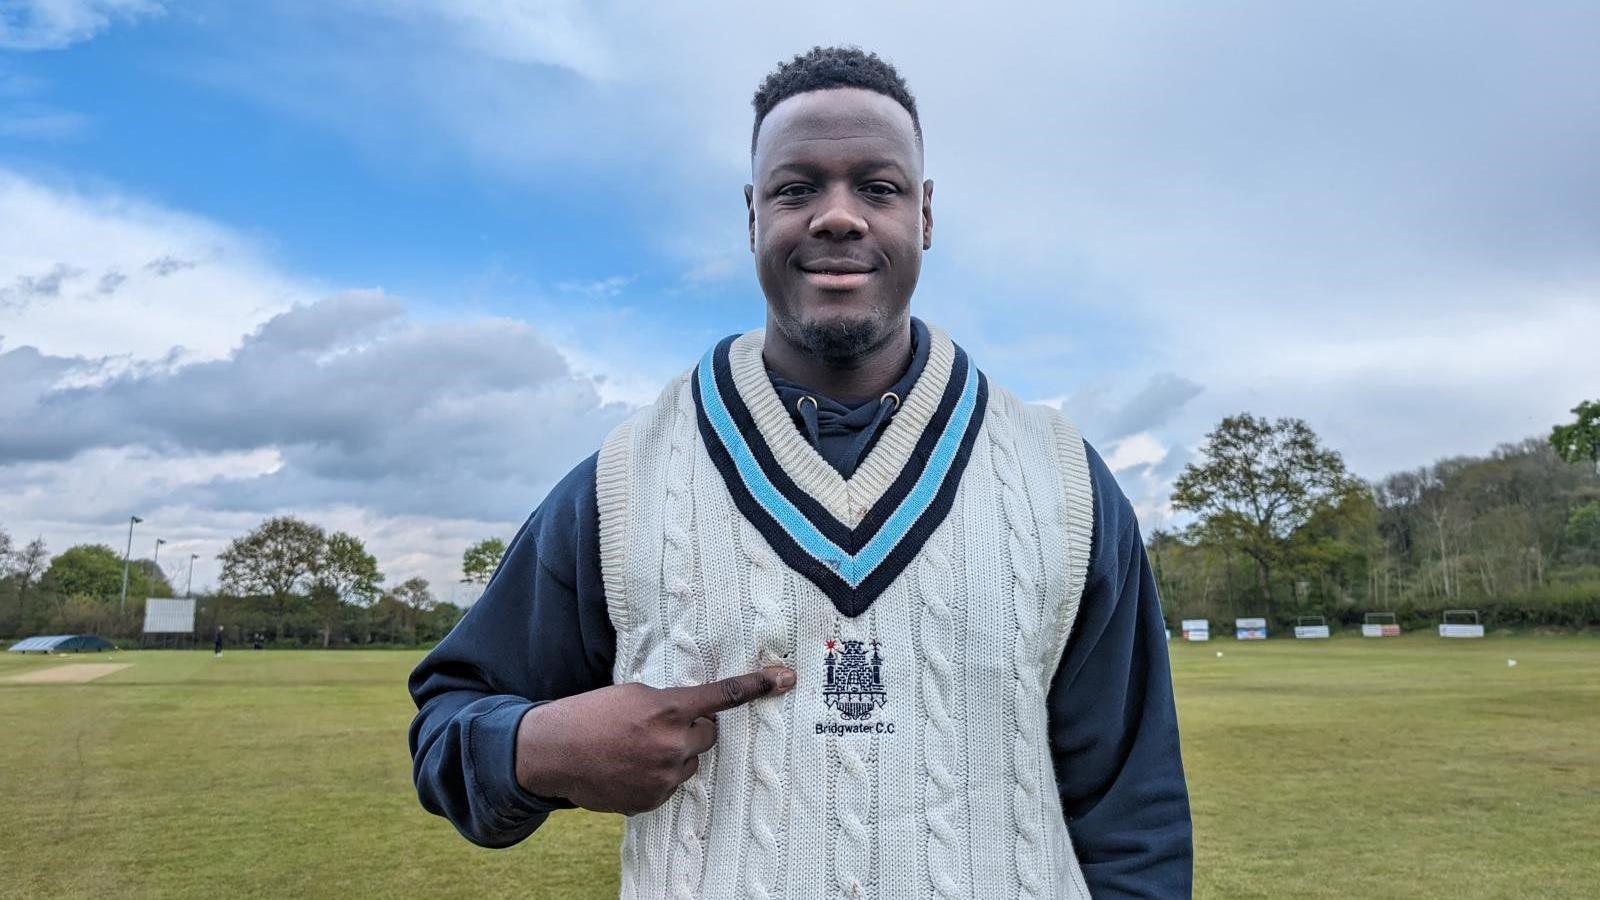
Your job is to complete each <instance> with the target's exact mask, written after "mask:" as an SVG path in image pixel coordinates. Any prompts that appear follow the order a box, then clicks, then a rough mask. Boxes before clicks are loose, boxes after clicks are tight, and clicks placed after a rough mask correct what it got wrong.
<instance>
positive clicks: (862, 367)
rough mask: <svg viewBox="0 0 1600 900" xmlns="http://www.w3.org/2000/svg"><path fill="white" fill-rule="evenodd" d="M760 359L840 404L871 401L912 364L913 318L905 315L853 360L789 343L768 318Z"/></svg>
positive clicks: (788, 377) (770, 367)
mask: <svg viewBox="0 0 1600 900" xmlns="http://www.w3.org/2000/svg"><path fill="white" fill-rule="evenodd" d="M761 359H762V362H764V363H765V364H766V366H767V368H768V369H770V370H771V371H773V372H776V373H777V374H778V375H779V376H781V377H782V378H784V379H786V380H788V381H792V382H794V383H796V384H803V385H805V386H806V387H808V388H811V389H812V390H814V391H817V392H819V393H821V394H823V395H825V396H828V397H830V398H832V399H834V400H837V401H839V402H840V403H858V402H860V401H863V400H871V399H874V398H876V397H878V396H880V395H881V394H882V393H883V392H884V391H886V390H888V389H889V388H890V387H892V386H893V385H894V383H895V382H897V381H899V380H900V376H901V375H903V374H904V373H905V371H906V366H909V365H910V364H911V318H910V316H909V315H906V316H905V317H903V318H902V319H901V321H900V322H899V324H898V325H896V326H895V327H894V328H893V329H891V331H890V333H889V336H888V337H887V338H886V339H885V340H883V341H880V342H879V343H878V344H877V345H876V346H874V347H872V348H871V349H869V350H867V351H866V352H865V353H862V354H861V355H860V356H855V357H852V358H850V359H824V358H822V357H819V356H817V355H815V354H813V353H811V352H810V351H809V350H807V349H806V348H805V347H803V346H800V345H799V344H796V343H795V342H793V341H791V340H789V339H788V338H787V337H786V336H785V335H784V334H783V332H782V331H780V330H779V329H778V328H776V327H774V323H773V321H772V317H771V316H770V315H769V316H768V317H767V332H766V338H765V340H764V341H763V342H762V345H761Z"/></svg>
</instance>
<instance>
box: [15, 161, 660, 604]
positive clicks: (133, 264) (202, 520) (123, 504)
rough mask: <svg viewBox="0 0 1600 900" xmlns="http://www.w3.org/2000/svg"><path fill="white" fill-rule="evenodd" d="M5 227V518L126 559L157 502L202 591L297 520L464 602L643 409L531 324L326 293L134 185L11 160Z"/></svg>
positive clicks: (177, 557)
mask: <svg viewBox="0 0 1600 900" xmlns="http://www.w3.org/2000/svg"><path fill="white" fill-rule="evenodd" d="M0 219H3V220H4V221H7V222H8V223H18V224H19V226H20V227H17V228H6V229H0V334H4V335H5V339H4V342H3V343H0V383H3V384H4V385H5V390H4V391H0V524H3V525H4V526H5V527H6V528H7V530H9V531H11V532H12V533H13V534H20V535H27V536H29V537H31V536H33V535H42V536H44V537H45V538H46V540H47V541H48V542H49V543H50V545H51V546H52V548H53V549H54V550H56V551H57V552H59V551H60V550H62V549H64V548H65V547H66V546H69V545H70V544H73V543H79V542H84V541H89V542H94V543H106V544H109V545H112V546H113V547H116V548H119V549H120V548H121V547H122V541H123V539H124V538H123V537H121V536H119V535H123V530H124V529H125V527H126V523H127V519H128V516H129V515H132V514H138V515H140V516H141V517H143V518H144V519H145V520H146V524H145V525H142V526H140V530H139V535H140V537H139V541H143V542H146V543H148V542H149V541H153V540H154V539H155V538H156V537H161V538H164V539H166V540H167V541H168V542H169V543H168V544H167V545H166V546H165V547H164V548H163V551H162V557H163V559H162V561H163V563H164V564H168V563H170V565H167V568H168V570H169V574H172V575H173V576H174V577H177V574H178V570H177V569H174V568H173V566H179V564H180V563H182V564H186V563H187V559H188V554H189V553H191V552H192V553H201V554H202V557H203V558H202V559H201V560H200V561H199V562H198V563H197V565H196V576H195V577H196V583H197V584H199V585H203V584H208V583H211V582H212V581H214V579H215V564H214V557H215V554H216V553H217V552H219V551H220V550H221V549H222V547H224V546H225V545H226V543H227V541H228V540H229V539H231V538H232V537H236V536H238V535H240V534H243V533H244V532H245V531H246V530H248V529H249V528H251V527H254V525H256V524H258V523H259V522H260V521H261V520H262V519H264V518H266V517H267V516H270V515H275V514H281V513H290V514H294V515H299V516H303V517H305V518H308V519H311V520H313V521H317V522H319V523H320V524H323V525H324V526H326V527H329V528H345V529H347V530H351V531H353V532H354V533H356V534H358V535H361V536H362V537H363V538H365V539H366V540H367V541H368V544H369V549H371V550H372V551H373V552H374V553H376V554H377V555H378V557H379V560H380V562H381V563H382V564H383V565H384V567H385V568H386V570H387V571H388V572H389V573H390V574H391V575H392V576H399V577H405V576H409V575H413V574H422V575H424V576H425V577H428V578H430V579H431V580H433V581H434V582H435V584H436V585H437V586H438V587H439V588H440V590H441V592H442V594H443V595H444V596H447V597H458V594H459V592H458V591H456V590H455V589H454V588H453V587H452V586H451V585H452V584H453V581H454V579H455V578H456V577H458V573H457V570H458V569H459V561H460V552H461V550H462V549H463V548H464V547H465V546H466V545H467V544H469V543H471V542H473V541H476V540H478V539H480V538H482V537H486V536H490V535H499V536H501V537H504V538H509V537H510V535H511V533H512V532H514V530H515V529H516V527H517V525H518V524H520V522H521V521H522V519H523V518H525V517H526V516H527V515H528V513H529V512H531V511H532V509H533V507H534V506H535V505H536V504H537V503H538V502H539V500H540V499H541V498H542V497H543V496H544V494H545V493H546V492H547V491H548V489H549V488H550V487H551V486H552V485H553V484H554V483H555V481H556V480H557V479H559V478H560V477H561V476H562V475H564V474H565V473H566V472H567V471H568V469H569V468H570V467H571V466H572V465H574V464H575V463H577V462H578V461H579V460H580V459H581V458H582V457H583V456H585V455H587V453H589V452H591V451H592V450H593V449H594V448H595V447H597V446H598V444H599V441H600V439H601V437H602V436H603V435H604V433H605V432H606V431H607V430H608V429H609V428H610V427H611V426H612V425H613V424H615V423H616V422H617V421H618V420H619V419H620V417H621V416H622V414H623V413H624V412H625V411H626V407H625V406H624V405H621V404H617V403H613V402H610V401H609V399H608V397H607V395H608V394H614V393H615V389H614V386H615V385H617V384H625V383H629V376H627V375H626V374H623V375H622V376H621V377H612V378H607V376H606V374H605V371H603V370H602V368H601V366H600V364H599V363H598V362H596V363H592V364H590V365H588V366H585V367H583V370H581V371H580V369H579V368H578V367H575V366H574V364H573V363H572V362H571V361H570V360H569V359H568V358H567V357H566V356H565V355H564V354H563V353H562V352H561V351H560V349H559V348H558V346H557V345H556V344H555V343H553V342H552V340H551V339H550V338H549V337H547V336H546V335H545V334H543V333H542V332H540V331H538V330H536V329H534V328H533V327H531V326H529V325H527V324H526V323H523V322H518V321H508V320H501V319H473V320H468V321H458V320H449V319H445V320H439V319H437V318H433V317H430V318H429V319H427V320H423V319H417V318H413V317H412V316H411V315H410V314H409V312H408V310H407V307H406V305H405V304H404V303H402V302H401V301H399V300H397V299H395V298H393V297H389V296H386V295H384V294H382V293H381V292H375V291H356V292H345V293H341V294H333V295H330V296H324V297H321V298H320V299H317V298H316V297H315V295H314V294H313V291H316V290H318V288H316V287H313V286H312V285H311V284H310V283H309V282H307V281H305V280H302V279H299V278H295V277H292V276H289V275H286V274H284V273H283V272H281V271H280V270H278V269H277V268H276V267H274V266H273V265H272V264H271V263H270V261H268V260H267V259H266V258H265V257H264V256H263V254H262V253H261V252H260V251H259V250H258V249H257V248H256V247H255V245H254V244H253V243H252V242H250V241H247V240H244V239H243V238H241V237H240V236H238V235H237V234H236V233H234V232H233V231H231V230H230V229H227V228H225V227H223V226H219V225H217V224H216V223H213V222H209V221H206V220H204V219H200V218H197V217H193V216H188V215H184V214H181V213H177V212H174V211H172V210H168V209H164V208H161V207H159V206H156V205H153V204H150V203H147V202H143V201H139V200H136V199H131V198H129V197H127V196H125V195H123V194H120V193H118V192H115V191H109V190H101V191H98V192H90V191H70V190H66V189H62V188H59V187H54V186H48V185H45V184H42V183H40V182H37V181H34V180H30V179H28V178H25V177H23V176H20V175H17V174H15V173H10V172H5V171H3V170H0ZM600 285H601V287H602V288H604V289H605V290H610V289H611V287H612V286H611V285H608V284H607V283H605V282H601V283H600ZM180 345H181V346H182V347H183V348H184V349H182V350H181V351H180V350H178V349H177V348H178V347H179V346H180ZM611 363H612V365H613V366H614V365H615V360H612V361H611ZM148 551H149V548H147V547H146V548H143V549H141V545H140V544H139V543H137V542H136V544H135V553H136V554H140V553H143V554H144V555H148ZM179 568H180V569H181V568H182V566H179ZM458 599H459V597H458Z"/></svg>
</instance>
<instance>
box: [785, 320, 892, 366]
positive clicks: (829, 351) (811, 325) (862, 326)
mask: <svg viewBox="0 0 1600 900" xmlns="http://www.w3.org/2000/svg"><path fill="white" fill-rule="evenodd" d="M785 330H786V331H788V332H789V338H790V340H792V341H794V342H795V343H796V344H798V345H799V346H800V347H802V348H804V349H805V351H806V352H807V353H809V354H811V355H812V356H815V357H817V358H818V359H822V360H825V361H827V362H830V363H848V362H851V361H854V360H857V359H860V358H861V357H863V356H865V355H867V354H868V353H870V352H872V351H873V350H875V349H877V347H878V346H879V345H880V344H882V343H883V342H884V340H885V339H886V337H887V335H886V334H885V331H886V329H884V328H883V322H882V321H881V317H879V316H876V315H868V316H863V317H861V318H850V319H834V320H832V321H827V322H815V321H801V322H791V323H790V327H789V328H787V329H785Z"/></svg>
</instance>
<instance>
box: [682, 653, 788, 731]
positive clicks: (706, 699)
mask: <svg viewBox="0 0 1600 900" xmlns="http://www.w3.org/2000/svg"><path fill="white" fill-rule="evenodd" d="M794 680H795V675H794V670H793V669H791V668H789V667H788V666H767V667H766V668H763V669H757V670H756V671H754V672H749V673H747V674H744V675H735V676H733V677H732V678H724V679H722V680H721V681H713V682H710V683H709V684H700V685H695V686H693V687H682V688H672V689H671V690H673V691H675V692H679V693H681V695H682V699H683V701H684V706H685V708H686V710H687V713H688V715H689V716H690V718H691V719H692V718H694V717H697V716H710V715H715V714H716V713H719V712H722V711H723V710H728V709H733V708H734V707H736V706H743V705H744V704H746V703H749V702H750V701H752V700H756V699H759V698H761V697H765V696H767V695H768V694H784V693H788V691H789V690H790V689H791V688H793V687H794Z"/></svg>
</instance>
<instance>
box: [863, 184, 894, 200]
mask: <svg viewBox="0 0 1600 900" xmlns="http://www.w3.org/2000/svg"><path fill="white" fill-rule="evenodd" d="M861 189H862V190H863V191H866V192H867V193H869V194H873V195H875V196H878V197H887V196H889V195H890V194H898V193H900V189H899V188H897V187H895V186H894V185H892V184H890V183H888V182H887V181H874V182H871V183H868V184H864V185H862V186H861Z"/></svg>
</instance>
